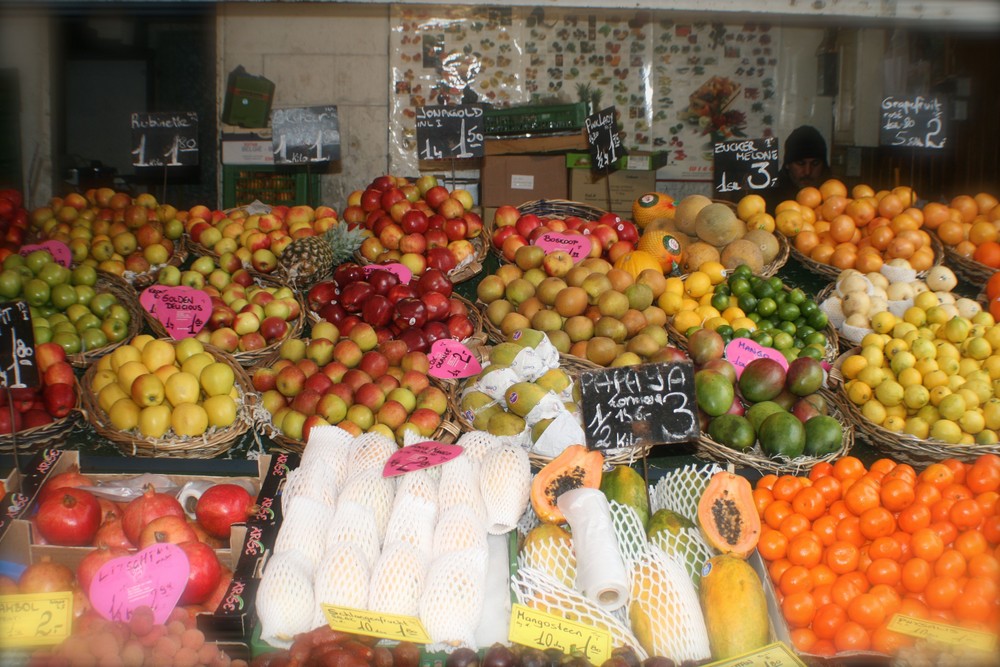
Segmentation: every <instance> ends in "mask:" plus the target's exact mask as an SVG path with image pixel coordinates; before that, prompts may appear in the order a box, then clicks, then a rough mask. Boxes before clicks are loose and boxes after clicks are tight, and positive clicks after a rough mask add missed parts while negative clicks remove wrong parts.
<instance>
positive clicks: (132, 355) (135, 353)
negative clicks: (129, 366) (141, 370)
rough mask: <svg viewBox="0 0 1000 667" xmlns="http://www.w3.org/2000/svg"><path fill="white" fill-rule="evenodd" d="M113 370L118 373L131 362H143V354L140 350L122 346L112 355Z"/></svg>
mask: <svg viewBox="0 0 1000 667" xmlns="http://www.w3.org/2000/svg"><path fill="white" fill-rule="evenodd" d="M110 356H111V370H113V371H115V372H116V373H117V372H118V369H119V368H121V367H122V366H124V365H125V364H126V363H128V362H130V361H140V362H141V361H142V353H141V352H140V351H139V348H136V347H132V346H131V345H122V346H121V347H119V348H117V349H115V351H114V352H112V353H111V355H110Z"/></svg>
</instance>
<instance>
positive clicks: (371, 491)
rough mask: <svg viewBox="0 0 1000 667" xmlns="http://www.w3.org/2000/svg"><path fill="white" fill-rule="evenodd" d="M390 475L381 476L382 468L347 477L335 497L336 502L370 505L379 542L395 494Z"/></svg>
mask: <svg viewBox="0 0 1000 667" xmlns="http://www.w3.org/2000/svg"><path fill="white" fill-rule="evenodd" d="M393 480H394V478H392V477H382V469H381V468H379V469H378V470H369V471H367V472H363V473H360V474H357V475H354V476H352V477H348V479H347V483H346V484H344V490H343V491H341V492H340V496H339V497H338V498H337V502H338V503H345V502H354V503H358V504H359V505H364V506H365V507H370V508H371V510H372V512H373V514H374V516H375V525H376V527H377V528H378V535H379V543H380V544H381V540H382V539H383V538H384V537H385V529H386V526H387V525H388V524H389V513H390V511H391V510H392V501H393V496H394V494H395V482H394V481H393Z"/></svg>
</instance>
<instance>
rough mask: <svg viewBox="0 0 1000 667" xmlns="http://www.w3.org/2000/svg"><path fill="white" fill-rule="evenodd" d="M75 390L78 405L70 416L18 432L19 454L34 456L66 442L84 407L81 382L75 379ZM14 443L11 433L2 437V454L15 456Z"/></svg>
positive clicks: (0, 439)
mask: <svg viewBox="0 0 1000 667" xmlns="http://www.w3.org/2000/svg"><path fill="white" fill-rule="evenodd" d="M73 389H74V391H76V404H75V405H74V406H73V409H72V411H70V413H69V414H68V415H66V416H65V417H63V418H62V419H56V420H55V421H53V422H51V423H49V424H44V425H42V426H36V427H34V428H29V429H27V430H24V431H18V432H17V436H16V442H17V453H18V454H33V453H35V452H37V451H38V450H40V449H42V448H44V447H48V446H49V445H58V444H62V443H64V442H65V441H66V438H67V436H68V435H69V433H70V431H72V430H73V429H74V428H75V427H76V425H77V423H79V421H80V413H81V408H82V405H83V392H82V391H81V388H80V382H79V380H77V379H76V378H74V379H73ZM2 409H3V410H5V411H6V410H7V409H8V408H7V407H6V406H5V407H3V408H2ZM14 443H15V436H13V435H11V434H10V433H6V434H4V435H0V454H13V453H14Z"/></svg>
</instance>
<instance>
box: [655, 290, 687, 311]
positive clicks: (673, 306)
mask: <svg viewBox="0 0 1000 667" xmlns="http://www.w3.org/2000/svg"><path fill="white" fill-rule="evenodd" d="M682 302H683V299H682V298H681V295H680V294H675V293H674V292H664V293H663V294H661V295H660V298H659V299H658V300H657V302H656V305H658V306H659V307H660V309H661V310H662V311H663V312H664V313H666V314H667V315H676V314H677V313H678V312H680V309H681V303H682Z"/></svg>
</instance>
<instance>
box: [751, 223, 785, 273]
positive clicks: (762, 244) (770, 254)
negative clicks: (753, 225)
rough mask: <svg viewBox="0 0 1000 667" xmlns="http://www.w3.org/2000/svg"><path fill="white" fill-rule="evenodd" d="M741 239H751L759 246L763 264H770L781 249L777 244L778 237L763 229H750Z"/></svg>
mask: <svg viewBox="0 0 1000 667" xmlns="http://www.w3.org/2000/svg"><path fill="white" fill-rule="evenodd" d="M743 240H744V241H752V242H753V243H755V244H756V245H757V247H758V248H760V255H761V257H762V258H763V260H764V263H765V264H770V263H771V262H772V261H774V258H775V257H777V256H778V251H779V250H780V249H781V247H780V246H779V245H778V239H777V238H776V237H775V236H774V234H772V233H771V232H768V231H765V230H763V229H751V230H750V231H748V232H747V233H746V235H745V236H744V237H743Z"/></svg>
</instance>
